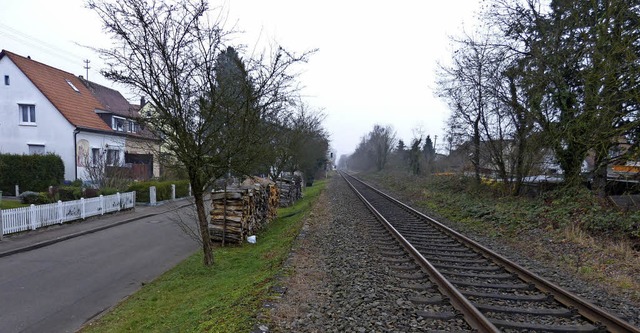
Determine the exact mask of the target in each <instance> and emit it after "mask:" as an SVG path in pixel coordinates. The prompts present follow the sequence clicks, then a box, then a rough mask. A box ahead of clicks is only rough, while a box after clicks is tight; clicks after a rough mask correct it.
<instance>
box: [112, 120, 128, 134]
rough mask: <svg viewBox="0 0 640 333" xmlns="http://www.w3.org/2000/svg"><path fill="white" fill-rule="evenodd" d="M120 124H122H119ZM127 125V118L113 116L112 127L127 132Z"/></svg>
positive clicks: (117, 130)
mask: <svg viewBox="0 0 640 333" xmlns="http://www.w3.org/2000/svg"><path fill="white" fill-rule="evenodd" d="M118 125H120V126H118ZM126 127H127V119H125V118H122V117H117V116H111V128H112V129H113V130H114V131H116V132H125V131H126Z"/></svg>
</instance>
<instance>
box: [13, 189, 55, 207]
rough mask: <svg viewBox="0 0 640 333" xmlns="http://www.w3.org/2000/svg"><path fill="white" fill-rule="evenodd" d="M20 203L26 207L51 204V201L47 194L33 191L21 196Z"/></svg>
mask: <svg viewBox="0 0 640 333" xmlns="http://www.w3.org/2000/svg"><path fill="white" fill-rule="evenodd" d="M20 202H22V203H23V204H26V205H32V204H33V205H42V204H47V203H51V200H50V199H49V195H48V193H46V192H42V193H36V192H32V191H24V192H22V194H20Z"/></svg>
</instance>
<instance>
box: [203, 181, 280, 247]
mask: <svg viewBox="0 0 640 333" xmlns="http://www.w3.org/2000/svg"><path fill="white" fill-rule="evenodd" d="M225 199H226V200H225ZM278 200H279V197H278V189H277V187H276V186H275V184H274V183H273V182H270V181H269V180H265V179H261V178H251V179H248V180H246V181H245V182H243V183H242V185H236V186H230V187H228V188H227V190H226V191H225V190H216V191H213V193H211V205H212V207H211V213H210V214H211V222H210V224H209V231H210V233H211V239H212V240H213V241H214V242H222V241H223V238H224V242H225V243H237V244H240V243H242V242H244V241H245V240H246V238H247V236H250V235H253V234H255V232H257V231H258V230H259V229H260V228H262V227H264V226H265V225H266V224H267V223H269V222H270V221H271V220H273V219H274V218H275V217H276V215H277V207H278Z"/></svg>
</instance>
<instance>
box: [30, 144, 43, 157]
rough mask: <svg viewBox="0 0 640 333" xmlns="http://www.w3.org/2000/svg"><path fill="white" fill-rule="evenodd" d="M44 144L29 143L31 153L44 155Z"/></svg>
mask: <svg viewBox="0 0 640 333" xmlns="http://www.w3.org/2000/svg"><path fill="white" fill-rule="evenodd" d="M44 153H45V151H44V145H29V155H44Z"/></svg>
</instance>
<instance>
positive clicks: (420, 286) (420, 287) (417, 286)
mask: <svg viewBox="0 0 640 333" xmlns="http://www.w3.org/2000/svg"><path fill="white" fill-rule="evenodd" d="M400 287H401V288H406V289H411V290H416V291H430V290H434V288H433V285H432V284H431V283H402V284H400Z"/></svg>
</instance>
